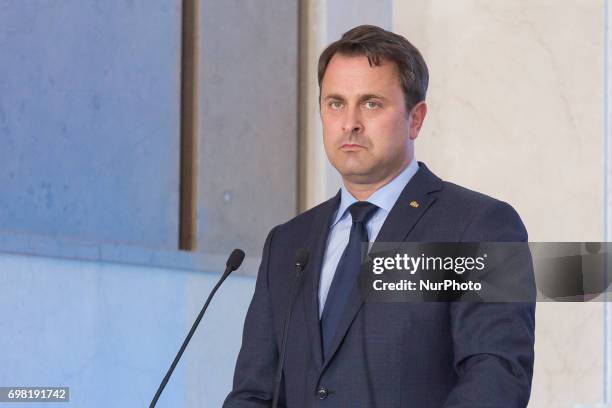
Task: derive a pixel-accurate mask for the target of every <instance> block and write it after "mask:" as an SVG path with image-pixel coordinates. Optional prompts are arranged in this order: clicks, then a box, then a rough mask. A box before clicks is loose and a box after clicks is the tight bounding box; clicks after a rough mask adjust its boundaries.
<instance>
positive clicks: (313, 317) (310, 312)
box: [303, 191, 340, 367]
mask: <svg viewBox="0 0 612 408" xmlns="http://www.w3.org/2000/svg"><path fill="white" fill-rule="evenodd" d="M339 204H340V191H338V193H337V194H336V195H335V196H334V197H332V198H331V199H329V200H327V201H326V202H325V203H323V205H322V206H321V207H320V208H319V209H318V211H317V213H316V214H315V216H314V220H313V224H312V228H311V230H310V236H309V238H308V243H307V247H308V250H309V251H310V261H309V262H308V266H307V267H306V270H305V271H304V272H305V276H306V280H305V282H304V288H305V290H304V296H303V300H304V312H305V314H306V328H307V330H308V335H309V338H311V339H312V342H311V344H312V352H313V354H314V356H315V358H316V360H317V364H318V365H319V367H321V366H322V365H323V349H322V346H321V325H320V323H319V280H320V278H321V267H322V266H323V257H324V255H325V248H326V244H327V237H328V235H329V226H330V225H331V221H332V217H333V216H334V213H335V211H336V209H337V208H338V205H339Z"/></svg>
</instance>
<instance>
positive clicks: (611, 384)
mask: <svg viewBox="0 0 612 408" xmlns="http://www.w3.org/2000/svg"><path fill="white" fill-rule="evenodd" d="M611 11H612V10H611V9H610V0H604V66H603V69H604V78H603V80H604V106H603V128H604V140H603V142H604V143H603V145H604V166H603V168H604V194H603V196H604V202H603V206H604V208H603V213H604V241H605V242H610V241H611V239H610V238H612V237H611V236H610V231H611V228H610V225H609V224H610V208H611V207H612V200H611V198H610V197H611V196H610V195H611V193H612V186H610V168H609V166H610V161H611V158H612V155H611V154H610V151H609V150H610V146H612V134H611V129H610V116H611V115H612V107H611V106H610V100H611V98H612V90H611V87H610V69H612V63H611V61H610V58H611V56H612V50H611V49H610V47H611V46H612V39H611V36H612V32H611V30H610V23H611V21H612V18H611V16H610V13H611ZM604 260H607V257H604ZM604 269H605V274H604V277H605V278H604V279H605V282H604V283H605V286H604V287H606V288H607V287H608V282H609V281H610V279H609V277H608V265H607V262H605V264H604ZM604 296H605V297H604V299H605V302H604V311H603V312H604V319H603V320H604V322H603V323H604V327H603V329H604V330H603V332H604V333H603V354H604V364H603V365H604V367H603V400H604V403H605V404H609V403H611V402H612V378H611V375H612V355H611V353H610V352H611V344H610V342H611V341H612V304H611V303H610V302H609V299H608V296H609V295H608V290H605V292H604Z"/></svg>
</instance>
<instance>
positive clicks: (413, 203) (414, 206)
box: [410, 200, 419, 208]
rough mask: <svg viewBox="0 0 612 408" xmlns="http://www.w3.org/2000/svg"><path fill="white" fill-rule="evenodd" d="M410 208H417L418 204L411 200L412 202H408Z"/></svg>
mask: <svg viewBox="0 0 612 408" xmlns="http://www.w3.org/2000/svg"><path fill="white" fill-rule="evenodd" d="M410 206H411V207H412V208H417V207H418V206H419V203H418V202H416V201H414V200H412V201H411V202H410Z"/></svg>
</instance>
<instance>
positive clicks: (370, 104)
mask: <svg viewBox="0 0 612 408" xmlns="http://www.w3.org/2000/svg"><path fill="white" fill-rule="evenodd" d="M365 106H366V108H368V109H376V108H378V107H379V106H380V105H379V104H378V103H376V102H373V101H367V102H366V103H365Z"/></svg>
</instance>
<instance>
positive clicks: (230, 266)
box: [149, 249, 244, 408]
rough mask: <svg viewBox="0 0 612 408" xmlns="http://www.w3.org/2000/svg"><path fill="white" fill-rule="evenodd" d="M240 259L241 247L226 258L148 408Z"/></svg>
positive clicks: (153, 405)
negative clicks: (220, 271) (220, 287)
mask: <svg viewBox="0 0 612 408" xmlns="http://www.w3.org/2000/svg"><path fill="white" fill-rule="evenodd" d="M242 261H244V251H242V250H241V249H234V250H233V251H232V253H231V254H230V256H229V258H227V262H226V263H225V266H226V268H225V272H224V273H223V276H221V279H219V282H217V284H216V285H215V287H214V288H213V290H212V291H211V292H210V295H208V299H206V303H204V307H202V310H201V311H200V314H199V315H198V317H197V318H196V320H195V322H193V326H191V330H189V333H188V334H187V337H186V338H185V341H183V345H182V346H181V348H180V349H179V351H178V353H176V357H174V361H173V362H172V364H171V365H170V368H169V369H168V372H167V373H166V376H165V377H164V379H163V380H162V382H161V384H159V388H158V389H157V392H156V393H155V396H154V397H153V400H152V401H151V405H149V408H153V407H155V404H157V400H158V399H159V396H160V395H161V393H162V391H163V390H164V388H165V387H166V384H167V383H168V380H169V379H170V376H171V375H172V372H173V371H174V368H175V367H176V365H177V364H178V362H179V360H180V359H181V356H182V355H183V352H184V351H185V349H186V348H187V344H189V340H191V337H192V336H193V333H195V331H196V329H197V328H198V324H200V320H202V317H203V316H204V312H206V309H208V305H209V304H210V301H211V300H212V298H213V296H214V295H215V293H216V292H217V289H219V286H221V284H222V283H223V281H224V280H225V279H226V278H227V277H228V276H229V274H230V273H232V272H233V271H235V270H236V269H238V268H239V267H240V265H241V264H242Z"/></svg>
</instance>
